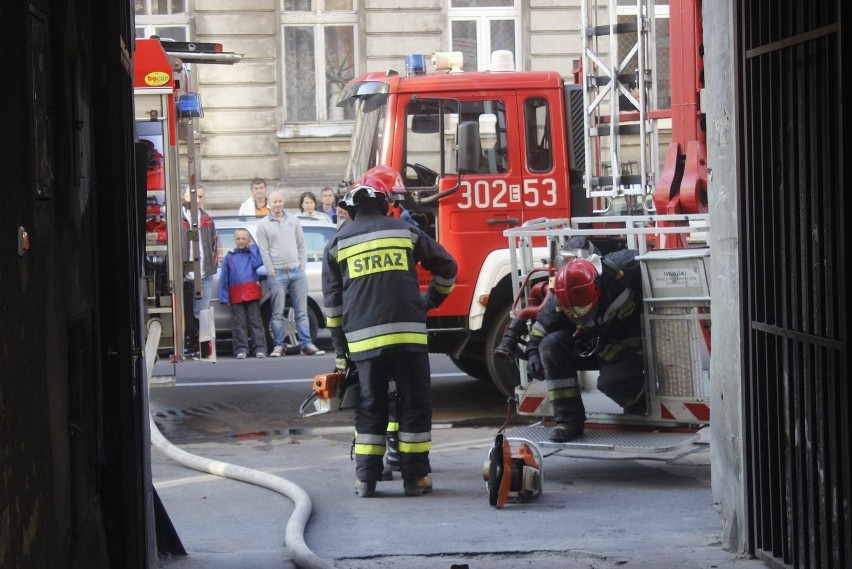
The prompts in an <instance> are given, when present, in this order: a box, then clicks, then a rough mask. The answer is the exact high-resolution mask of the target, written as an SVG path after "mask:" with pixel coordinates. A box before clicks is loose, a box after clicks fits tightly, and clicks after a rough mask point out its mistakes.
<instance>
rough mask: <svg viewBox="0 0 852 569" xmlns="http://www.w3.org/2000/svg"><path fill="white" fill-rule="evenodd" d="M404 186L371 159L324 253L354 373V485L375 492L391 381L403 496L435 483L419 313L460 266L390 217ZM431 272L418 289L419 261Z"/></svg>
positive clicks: (330, 298)
mask: <svg viewBox="0 0 852 569" xmlns="http://www.w3.org/2000/svg"><path fill="white" fill-rule="evenodd" d="M404 191H405V187H404V185H403V183H402V179H401V177H400V176H399V173H397V172H396V171H395V170H393V169H391V168H388V167H385V166H378V167H376V168H373V169H371V170H369V171H368V172H367V173H366V174H364V176H363V177H362V178H361V179H360V180H359V181H358V182H356V183H355V184H354V185H353V189H352V190H351V191H349V192H348V193H347V194H346V196H345V197H344V199H343V202H342V203H341V205H342V207H344V208H345V209H346V210H347V211H348V212H349V214H350V216H351V217H352V220H351V221H349V222H347V223H346V224H344V225H343V226H341V227H340V229H339V230H338V232H337V233H336V234H335V236H334V237H333V238H332V239H331V240H330V241H329V243H328V245H327V246H326V250H325V255H324V259H323V298H324V300H323V304H324V307H325V313H326V318H327V324H328V328H329V330H330V331H331V337H332V342H333V344H334V349H335V353H336V355H337V358H336V362H337V363H336V365H337V367H338V369H344V368H345V367H347V366H348V365H351V362H354V364H355V365H356V366H357V369H358V375H359V393H360V403H359V405H358V408H357V410H356V413H355V430H356V438H355V446H354V451H355V461H356V462H355V464H356V469H355V470H356V477H357V481H356V483H355V492H356V494H358V495H359V496H362V497H371V496H373V495H374V493H375V489H376V483H377V482H378V481H379V480H381V479H382V470H383V457H384V454H385V445H386V431H387V427H388V383H389V381H390V380H391V378H392V379H393V380H394V381H395V384H396V391H397V394H398V400H397V402H396V411H397V417H396V418H397V423H398V425H399V431H398V444H399V454H400V457H399V466H400V471H401V473H402V478H403V488H404V492H405V495H406V496H418V495H420V494H424V493H427V492H430V491H431V490H432V479H431V478H430V477H429V473H430V471H431V468H430V464H429V451H430V448H431V429H432V399H431V385H430V369H429V351H428V346H427V335H426V312H427V311H428V310H429V309H430V308H433V307H437V306H438V305H440V304H441V302H443V300H444V299H445V298H446V296H447V295H448V294H449V293H450V292H451V291H452V289H453V285H454V283H455V277H456V272H457V265H456V262H455V260H454V259H453V258H452V256H451V255H450V254H449V253H448V252H447V251H446V250H445V249H444V248H443V247H442V246H441V245H440V244H438V243H437V242H436V241H435V240H434V239H432V238H431V237H429V236H428V235H426V233H424V232H423V231H422V230H420V229H419V228H418V227H416V226H414V225H412V224H410V223H407V222H405V221H402V220H399V219H396V218H395V217H393V216H389V215H388V213H389V211H391V206H393V205H394V201H395V199H396V198H397V197H401V194H402V193H403V192H404ZM418 263H419V264H420V265H421V267H422V268H423V269H425V270H427V271H429V272H431V273H432V281H431V283H430V284H429V287H428V289H427V290H426V291H425V292H424V293H421V292H420V286H419V282H418V275H417V268H416V267H417V264H418Z"/></svg>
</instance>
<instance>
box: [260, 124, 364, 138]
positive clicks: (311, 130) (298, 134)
mask: <svg viewBox="0 0 852 569" xmlns="http://www.w3.org/2000/svg"><path fill="white" fill-rule="evenodd" d="M353 126H354V124H353V123H352V122H329V123H304V124H285V125H284V126H283V127H282V128H280V129H279V130H278V132H277V133H276V134H277V135H278V138H283V139H286V138H327V137H330V136H346V137H349V136H351V135H352V128H353Z"/></svg>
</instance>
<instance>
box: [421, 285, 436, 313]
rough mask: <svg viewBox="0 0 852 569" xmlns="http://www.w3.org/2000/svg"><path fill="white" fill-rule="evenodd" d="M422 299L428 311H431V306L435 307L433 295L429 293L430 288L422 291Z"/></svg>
mask: <svg viewBox="0 0 852 569" xmlns="http://www.w3.org/2000/svg"><path fill="white" fill-rule="evenodd" d="M420 300H421V301H422V302H423V310H425V311H426V312H429V309H430V308H434V307H435V305H434V304H432V296H431V295H430V294H429V291H428V290H425V291H423V292H421V293H420Z"/></svg>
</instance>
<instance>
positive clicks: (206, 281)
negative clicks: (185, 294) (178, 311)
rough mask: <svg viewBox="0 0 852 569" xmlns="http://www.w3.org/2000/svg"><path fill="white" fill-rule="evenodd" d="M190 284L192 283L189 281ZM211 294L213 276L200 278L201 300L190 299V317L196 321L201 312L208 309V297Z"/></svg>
mask: <svg viewBox="0 0 852 569" xmlns="http://www.w3.org/2000/svg"><path fill="white" fill-rule="evenodd" d="M189 282H192V281H189ZM212 294H213V275H208V276H206V277H201V298H193V299H192V315H193V316H194V317H195V318H196V319H198V314H199V313H200V312H201V311H202V310H207V309H208V308H210V297H211V296H212Z"/></svg>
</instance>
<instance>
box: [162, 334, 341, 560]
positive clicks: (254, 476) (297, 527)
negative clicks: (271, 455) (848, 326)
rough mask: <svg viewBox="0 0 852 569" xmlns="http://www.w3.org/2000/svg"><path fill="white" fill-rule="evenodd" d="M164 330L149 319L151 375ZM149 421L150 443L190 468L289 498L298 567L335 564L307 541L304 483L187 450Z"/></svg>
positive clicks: (287, 540) (289, 542)
mask: <svg viewBox="0 0 852 569" xmlns="http://www.w3.org/2000/svg"><path fill="white" fill-rule="evenodd" d="M161 333H162V323H161V322H160V321H158V320H151V321H150V322H149V323H148V338H147V340H146V343H145V359H146V367H147V372H148V378H149V379H150V378H151V377H152V375H153V371H154V362H155V361H156V358H157V345H158V344H159V343H160V335H161ZM149 422H150V428H151V444H152V445H154V447H155V448H157V449H158V450H159V451H160V452H162V453H163V454H165V455H166V456H167V457H169V458H171V459H172V460H174V461H176V462H178V463H180V464H182V465H184V466H186V467H187V468H192V469H194V470H198V471H200V472H207V473H209V474H213V475H215V476H221V477H223V478H230V479H232V480H239V481H241V482H248V483H249V484H254V485H256V486H260V487H262V488H267V489H269V490H272V491H274V492H278V493H279V494H282V495H283V496H285V497H287V498H289V499H290V500H291V501H292V502H293V505H294V509H293V513H292V515H291V516H290V519H289V520H288V521H287V526H286V528H285V530H284V546H285V547H286V548H287V551H289V552H290V554H291V556H292V558H293V562H294V563H295V564H296V566H297V567H300V568H304V569H314V568H317V569H331V568H333V567H334V563H333V561H331V560H326V559H322V558H321V557H319V556H317V555H316V554H315V553H314V552H312V551H311V550H310V549H309V548H308V546H307V545H306V544H305V537H304V533H305V526H306V525H307V522H308V519H309V518H310V516H311V511H312V507H313V506H312V503H311V497H310V496H309V495H308V493H307V492H305V491H304V490H303V489H302V488H301V487H299V486H297V485H296V484H294V483H293V482H291V481H289V480H287V479H285V478H281V477H280V476H275V475H273V474H268V473H266V472H260V471H257V470H252V469H250V468H246V467H243V466H238V465H235V464H229V463H227V462H221V461H218V460H213V459H209V458H204V457H202V456H198V455H194V454H191V453H188V452H186V451H184V450H181V449H179V448H177V447H176V446H175V445H173V444H172V443H171V442H169V441H168V439H166V438H165V436H163V434H162V433H161V432H160V429H159V428H158V427H157V425H156V424H155V423H154V418H153V417H149Z"/></svg>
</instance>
